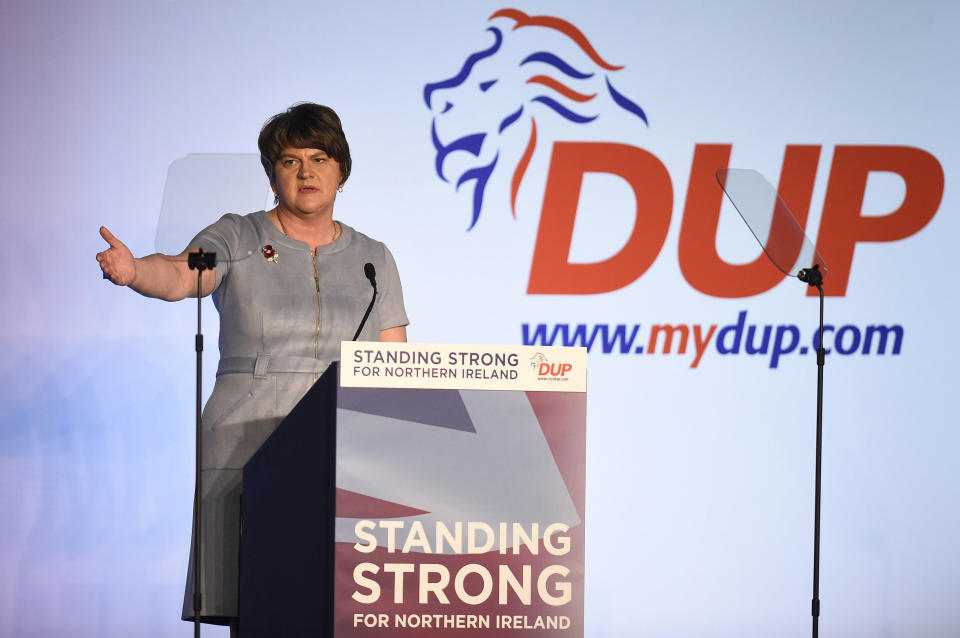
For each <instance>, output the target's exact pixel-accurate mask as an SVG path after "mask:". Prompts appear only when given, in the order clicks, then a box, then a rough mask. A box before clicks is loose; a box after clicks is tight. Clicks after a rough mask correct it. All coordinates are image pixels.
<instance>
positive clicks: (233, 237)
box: [97, 103, 408, 633]
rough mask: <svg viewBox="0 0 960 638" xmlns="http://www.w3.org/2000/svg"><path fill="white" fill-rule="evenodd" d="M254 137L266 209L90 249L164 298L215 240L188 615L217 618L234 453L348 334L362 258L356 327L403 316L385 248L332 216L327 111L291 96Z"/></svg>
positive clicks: (338, 170) (208, 275) (386, 333)
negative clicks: (266, 184)
mask: <svg viewBox="0 0 960 638" xmlns="http://www.w3.org/2000/svg"><path fill="white" fill-rule="evenodd" d="M258 145H259V147H260V159H261V162H262V163H263V168H264V170H265V171H266V173H267V178H268V179H269V181H270V186H271V187H272V189H273V191H274V194H275V196H276V198H275V202H276V207H275V208H273V209H272V210H269V211H259V212H256V213H251V214H249V215H243V216H240V215H224V216H223V217H222V218H220V220H219V221H217V222H216V223H214V224H213V225H211V226H209V227H207V228H205V229H204V230H202V231H201V232H200V233H199V234H198V235H197V236H196V237H195V238H194V239H193V240H192V241H191V242H190V244H189V246H188V248H187V249H186V250H185V251H184V252H183V253H181V254H179V255H176V256H171V255H162V254H154V255H149V256H147V257H143V258H140V259H136V258H134V257H133V255H132V254H131V253H130V251H129V250H128V249H127V247H126V246H125V245H124V244H123V243H122V242H120V241H119V240H118V239H117V238H116V237H114V236H113V235H112V234H111V233H110V231H109V230H107V229H106V228H101V229H100V234H101V235H102V236H103V238H104V239H105V240H106V242H107V243H108V244H109V248H107V249H106V250H105V251H103V252H101V253H99V254H98V255H97V261H98V262H99V263H100V268H101V269H102V270H103V276H104V278H108V279H110V281H112V282H113V283H115V284H117V285H120V286H128V287H130V288H132V289H134V290H135V291H137V292H139V293H140V294H142V295H145V296H147V297H156V298H160V299H166V300H169V301H175V300H180V299H184V298H186V297H190V296H196V294H197V293H196V288H197V275H196V273H195V272H194V271H191V270H189V268H188V267H187V254H188V253H189V252H191V251H196V250H197V249H199V248H202V249H203V250H204V251H205V252H216V253H217V265H216V268H215V269H214V270H212V271H210V270H207V271H205V272H204V273H203V274H202V276H201V287H202V294H203V295H208V294H213V301H214V305H215V306H216V307H217V310H218V311H219V312H220V363H219V366H218V369H217V380H216V384H215V385H214V388H213V393H212V394H211V396H210V399H209V400H208V401H207V404H206V406H205V407H204V410H203V419H202V424H203V425H202V432H203V458H202V463H201V468H202V472H201V473H202V480H201V485H202V487H201V489H202V498H201V502H202V512H203V513H202V515H201V516H202V527H201V529H202V531H201V535H202V537H203V544H202V547H201V560H202V565H201V585H202V586H201V593H202V610H201V614H200V616H201V620H202V621H203V622H209V623H215V624H229V625H231V627H236V618H237V616H238V611H237V587H238V580H239V545H240V487H241V485H240V484H241V476H242V470H243V466H244V464H245V463H246V462H247V460H248V459H249V458H250V457H251V456H252V455H253V453H254V452H256V451H257V449H259V447H260V445H261V444H262V443H263V442H264V441H265V440H266V439H267V437H268V436H270V434H271V433H272V432H273V430H274V429H275V428H276V427H277V425H278V424H279V423H280V421H281V420H282V419H283V417H284V416H286V414H287V413H288V412H290V410H291V409H293V407H294V406H295V405H296V404H297V402H298V401H299V400H300V399H301V398H302V397H303V395H304V394H306V392H307V390H309V389H310V386H311V385H313V383H314V381H316V379H317V378H318V377H319V375H320V374H321V373H322V372H323V371H324V370H325V369H326V368H327V366H329V364H330V363H331V362H332V361H334V360H336V359H338V358H339V356H340V341H341V340H349V339H352V338H353V335H354V333H355V332H356V330H357V327H358V326H359V324H360V322H361V319H362V318H363V316H364V313H365V311H366V308H367V305H368V303H369V301H370V298H371V296H372V289H371V283H372V282H371V281H368V279H367V276H368V274H370V273H369V268H365V266H366V264H373V266H374V268H375V271H376V272H375V275H376V282H377V288H378V294H377V298H376V304H375V306H374V308H373V311H372V312H371V314H370V317H369V318H368V320H367V322H366V324H365V325H364V329H363V331H362V333H361V334H360V339H362V340H373V341H375V340H378V339H379V340H380V341H405V340H406V327H405V326H406V325H407V323H408V321H407V316H406V312H405V310H404V306H403V293H402V291H401V288H400V278H399V275H398V274H397V267H396V264H395V263H394V260H393V256H392V255H391V254H390V251H389V250H387V247H386V246H385V245H384V244H382V243H380V242H378V241H375V240H373V239H370V238H369V237H367V236H366V235H364V234H362V233H359V232H357V231H355V230H353V229H352V228H351V227H350V226H348V225H346V224H344V223H343V222H340V221H338V220H335V219H334V218H333V207H334V203H335V200H336V196H337V192H338V191H339V192H342V191H343V185H344V183H345V182H346V181H347V178H348V177H349V176H350V168H351V160H350V149H349V147H348V145H347V140H346V138H345V136H344V134H343V129H342V127H341V124H340V118H339V117H337V114H336V113H335V112H334V111H333V110H332V109H330V108H328V107H326V106H320V105H318V104H312V103H301V104H297V105H294V106H292V107H291V108H289V109H287V111H285V112H284V113H280V114H278V115H275V116H274V117H272V118H270V119H269V120H268V121H267V123H266V124H265V125H264V126H263V129H262V130H261V131H260V138H259V141H258ZM365 270H366V271H367V272H365ZM193 542H194V543H196V539H194V541H193ZM193 555H194V552H193V548H192V546H191V568H190V569H189V571H188V577H187V588H186V595H185V597H184V606H183V619H184V620H192V619H193V582H192V581H193V569H192V561H193ZM231 633H234V632H233V631H231Z"/></svg>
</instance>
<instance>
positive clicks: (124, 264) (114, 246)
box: [97, 226, 136, 286]
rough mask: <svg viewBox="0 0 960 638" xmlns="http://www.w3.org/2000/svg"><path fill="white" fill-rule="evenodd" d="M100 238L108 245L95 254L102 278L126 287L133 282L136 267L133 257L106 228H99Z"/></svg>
mask: <svg viewBox="0 0 960 638" xmlns="http://www.w3.org/2000/svg"><path fill="white" fill-rule="evenodd" d="M100 236H101V237H103V239H104V241H106V242H107V243H108V244H110V247H109V248H107V249H106V250H104V251H101V252H99V253H97V263H98V264H100V270H102V271H103V278H104V279H109V280H110V281H112V282H113V283H115V284H117V285H118V286H126V285H127V284H129V283H130V282H131V281H133V276H134V274H135V270H136V266H135V265H134V261H133V255H132V254H131V253H130V250H129V249H128V248H127V246H126V245H125V244H124V243H123V242H122V241H120V240H119V239H117V238H116V237H114V235H113V233H111V232H110V231H109V230H108V229H107V227H106V226H101V227H100Z"/></svg>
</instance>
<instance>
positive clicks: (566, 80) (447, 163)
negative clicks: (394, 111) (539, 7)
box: [423, 9, 648, 230]
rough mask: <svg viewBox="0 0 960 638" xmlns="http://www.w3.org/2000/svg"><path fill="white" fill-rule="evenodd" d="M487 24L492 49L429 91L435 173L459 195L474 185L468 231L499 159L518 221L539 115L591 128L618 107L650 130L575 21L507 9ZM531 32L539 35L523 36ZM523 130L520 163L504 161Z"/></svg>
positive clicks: (475, 55) (476, 55) (477, 54)
mask: <svg viewBox="0 0 960 638" xmlns="http://www.w3.org/2000/svg"><path fill="white" fill-rule="evenodd" d="M489 21H490V22H491V23H494V26H490V27H488V28H487V31H488V32H489V33H490V34H491V35H492V37H493V43H492V44H491V45H490V46H489V47H487V48H486V49H483V50H481V51H477V52H475V53H472V54H470V55H469V56H467V59H466V60H465V61H464V62H463V64H462V66H461V67H460V71H459V72H458V73H457V74H456V75H454V76H453V77H450V78H448V79H446V80H441V81H439V82H432V83H430V84H427V85H426V86H425V87H424V88H423V99H424V101H425V102H426V104H427V108H429V109H430V111H431V112H432V114H433V122H432V125H431V136H432V140H433V146H434V148H435V149H436V163H435V170H436V172H437V175H438V176H439V177H440V179H442V180H443V181H445V182H451V181H454V182H455V185H456V188H457V189H458V190H459V188H460V186H462V185H464V184H466V183H468V182H473V211H472V217H471V220H470V226H469V228H468V229H467V230H470V229H472V228H473V227H474V226H475V225H476V223H477V220H478V219H479V218H480V212H481V210H482V209H483V199H484V191H485V189H486V187H487V182H488V181H489V179H490V176H491V175H492V174H493V172H494V170H495V169H496V168H497V165H498V162H501V161H502V163H504V164H508V165H512V166H513V177H512V179H511V182H510V207H511V212H512V214H513V216H514V218H516V200H517V192H518V191H519V189H520V184H521V182H522V181H523V177H524V174H525V172H526V170H527V167H528V165H529V164H530V160H531V158H532V157H533V155H534V152H535V151H536V148H537V122H536V117H541V116H542V117H553V118H561V119H562V120H563V121H565V122H568V123H571V124H574V125H588V124H589V123H591V122H593V121H595V120H597V119H598V118H599V117H601V115H602V114H603V113H604V112H606V111H607V110H608V108H607V107H608V106H609V105H611V104H612V105H613V106H614V107H616V108H618V109H620V110H621V111H622V112H624V113H627V114H629V116H630V117H636V118H639V119H640V120H641V121H642V122H643V124H644V125H647V124H648V122H647V116H646V114H645V113H644V111H643V109H642V108H640V106H638V105H637V104H636V103H635V102H633V101H632V100H630V99H629V98H627V97H626V96H625V95H623V93H621V92H620V91H618V90H617V89H616V88H615V87H614V83H613V80H612V79H611V78H612V76H613V75H614V74H615V73H617V72H618V71H620V70H622V69H623V67H622V66H615V65H613V64H610V63H609V62H607V61H606V60H604V59H603V58H602V57H601V56H600V54H599V53H598V52H597V51H596V49H595V48H594V47H593V45H592V44H591V43H590V41H589V40H588V39H587V37H586V36H585V35H584V34H583V33H582V32H581V31H580V30H579V29H578V28H577V27H575V26H574V25H572V24H571V23H569V22H567V21H565V20H562V19H560V18H555V17H551V16H529V15H527V14H525V13H523V12H522V11H518V10H516V9H501V10H500V11H497V12H496V13H494V14H493V15H491V16H490V18H489ZM508 28H509V31H508V30H507V29H508ZM525 33H529V34H531V35H534V36H535V37H534V38H533V39H532V40H531V39H530V38H522V37H520V35H523V34H525ZM507 34H509V37H508V35H507ZM525 131H529V133H527V135H528V138H527V142H526V146H525V150H524V151H523V152H522V153H518V154H516V155H519V157H517V158H516V159H514V158H513V157H510V158H509V159H508V158H507V157H504V158H501V150H502V148H503V147H504V146H505V145H507V146H509V144H507V142H509V141H510V140H509V138H511V136H517V135H520V136H522V135H523V134H524V132H525ZM505 155H506V154H505Z"/></svg>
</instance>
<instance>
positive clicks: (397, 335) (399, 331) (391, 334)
mask: <svg viewBox="0 0 960 638" xmlns="http://www.w3.org/2000/svg"><path fill="white" fill-rule="evenodd" d="M406 340H407V327H406V326H397V327H396V328H387V329H386V330H381V331H380V341H406Z"/></svg>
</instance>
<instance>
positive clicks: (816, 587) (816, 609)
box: [797, 264, 826, 638]
mask: <svg viewBox="0 0 960 638" xmlns="http://www.w3.org/2000/svg"><path fill="white" fill-rule="evenodd" d="M797 278H798V279H800V281H805V282H806V283H807V285H809V286H815V287H816V288H817V292H819V293H820V336H819V338H818V339H817V462H816V466H817V467H816V476H815V478H814V483H815V487H814V506H813V600H812V601H811V603H810V613H811V615H812V616H813V638H817V635H818V631H819V629H818V626H819V622H820V460H821V456H822V451H823V364H824V363H825V360H826V353H825V351H824V349H823V273H821V272H820V266H819V265H818V264H814V266H813V267H812V268H804V269H803V270H801V271H800V272H799V273H797Z"/></svg>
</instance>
